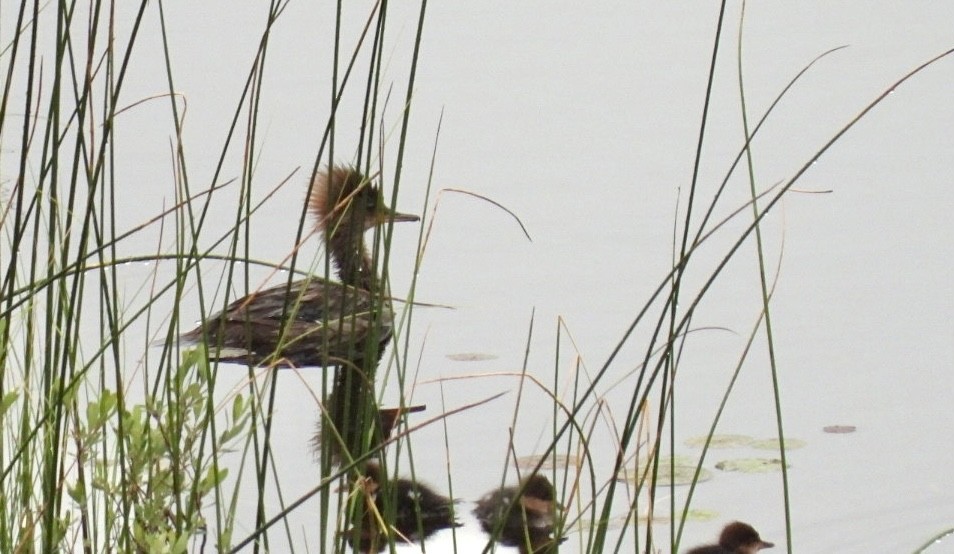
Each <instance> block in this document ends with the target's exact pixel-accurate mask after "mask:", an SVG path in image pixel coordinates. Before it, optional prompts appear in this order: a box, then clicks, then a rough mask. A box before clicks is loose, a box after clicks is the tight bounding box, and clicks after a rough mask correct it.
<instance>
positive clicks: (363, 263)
mask: <svg viewBox="0 0 954 554" xmlns="http://www.w3.org/2000/svg"><path fill="white" fill-rule="evenodd" d="M307 202H308V208H309V210H310V212H311V213H312V215H313V216H314V217H315V218H316V220H317V227H318V228H319V229H320V230H321V231H322V234H323V237H324V241H325V246H326V250H327V252H328V253H329V255H330V256H331V260H332V262H333V264H334V266H335V269H336V270H337V273H338V278H339V279H341V282H340V283H335V282H332V281H328V280H325V279H321V278H319V277H316V276H311V277H309V278H307V279H302V280H299V281H295V282H293V283H291V284H290V285H279V286H276V287H272V288H269V289H265V290H261V291H257V292H253V293H252V294H249V295H248V296H246V297H244V298H240V299H239V300H236V301H235V302H232V303H231V304H230V305H229V306H228V307H227V308H226V309H225V310H224V311H223V312H222V313H219V314H216V315H215V316H213V317H211V318H209V319H207V320H206V321H205V322H204V323H203V324H202V325H200V326H199V327H198V328H196V329H194V330H192V331H190V332H188V333H186V334H185V335H183V336H182V339H183V340H184V341H185V342H192V343H199V342H202V341H205V342H206V344H208V345H209V354H208V355H209V358H210V359H215V360H219V361H222V362H238V363H244V364H247V365H255V366H260V365H270V366H272V367H308V366H311V367H322V368H327V367H332V366H333V367H335V368H336V371H335V378H334V385H333V387H332V392H331V395H330V396H329V398H328V399H327V405H328V413H329V421H328V424H330V425H334V426H335V428H336V429H337V430H338V433H339V435H340V436H341V437H342V438H343V444H342V442H341V441H337V442H338V450H337V453H338V454H339V455H338V456H332V457H333V459H336V460H337V461H340V459H341V457H340V453H341V450H342V449H343V448H344V449H347V450H348V451H350V452H357V451H358V449H359V448H360V443H361V440H362V437H363V436H364V435H365V433H366V432H367V430H368V428H369V426H373V423H371V420H370V419H369V418H366V417H365V415H364V414H365V413H370V412H365V410H366V409H367V408H368V405H369V404H370V403H371V399H372V398H373V392H374V372H375V369H376V368H377V364H378V362H379V361H380V359H381V356H382V354H383V352H384V348H385V346H386V345H387V343H388V342H389V341H390V339H391V334H392V326H393V313H392V310H391V301H390V298H389V295H388V294H387V290H386V287H384V286H382V284H381V283H380V278H379V277H378V275H377V274H376V272H375V271H374V267H373V264H372V261H371V257H370V256H369V254H368V250H367V247H366V246H365V243H364V234H365V232H367V231H369V230H370V229H373V228H375V227H377V226H379V225H382V224H385V223H387V222H388V221H417V220H418V217H417V216H416V215H409V214H401V213H397V212H395V211H393V210H391V209H390V208H388V207H387V205H385V203H384V199H383V197H382V195H381V191H380V190H379V189H378V187H377V186H374V185H372V184H371V183H370V181H369V180H368V178H367V177H365V176H364V175H362V174H361V172H360V171H358V170H357V169H355V168H352V167H345V166H336V167H332V168H329V169H328V170H326V171H323V172H321V173H319V174H318V175H317V176H316V178H315V181H314V183H313V184H312V187H311V192H310V194H309V196H308V198H307ZM394 417H396V416H393V417H392V422H391V423H390V424H387V425H382V427H383V428H384V427H387V428H390V427H392V426H393V419H394ZM382 423H385V422H383V421H382ZM329 434H330V433H329Z"/></svg>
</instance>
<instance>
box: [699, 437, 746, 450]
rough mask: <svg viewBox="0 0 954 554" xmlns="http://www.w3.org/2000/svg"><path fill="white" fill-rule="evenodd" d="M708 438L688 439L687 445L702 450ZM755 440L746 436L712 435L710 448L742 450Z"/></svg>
mask: <svg viewBox="0 0 954 554" xmlns="http://www.w3.org/2000/svg"><path fill="white" fill-rule="evenodd" d="M708 438H709V437H708V435H701V436H698V437H691V438H688V439H686V442H685V445H686V446H688V447H690V448H702V447H703V446H705V445H706V439H708ZM754 440H755V439H753V438H752V437H749V436H746V435H712V441H710V442H709V448H742V447H745V446H748V445H750V444H751V443H752V441H754Z"/></svg>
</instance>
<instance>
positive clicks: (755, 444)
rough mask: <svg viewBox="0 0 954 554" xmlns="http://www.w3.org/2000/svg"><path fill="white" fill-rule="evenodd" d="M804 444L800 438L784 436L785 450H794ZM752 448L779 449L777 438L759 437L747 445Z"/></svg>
mask: <svg viewBox="0 0 954 554" xmlns="http://www.w3.org/2000/svg"><path fill="white" fill-rule="evenodd" d="M806 444H808V443H806V442H805V441H803V440H801V439H793V438H791V437H786V438H785V450H786V451H788V450H796V449H798V448H803V447H804V446H805V445H806ZM749 446H751V447H752V448H758V449H759V450H775V451H778V449H779V441H778V439H761V440H757V441H752V444H751V445H749Z"/></svg>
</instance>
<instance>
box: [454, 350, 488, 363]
mask: <svg viewBox="0 0 954 554" xmlns="http://www.w3.org/2000/svg"><path fill="white" fill-rule="evenodd" d="M447 358H448V359H449V360H454V361H455V362H485V361H487V360H496V359H497V356H495V355H493V354H484V353H481V352H458V353H457V354H448V355H447Z"/></svg>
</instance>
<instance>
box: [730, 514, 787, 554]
mask: <svg viewBox="0 0 954 554" xmlns="http://www.w3.org/2000/svg"><path fill="white" fill-rule="evenodd" d="M719 546H721V547H722V548H725V549H727V550H729V551H731V552H745V553H749V552H752V553H754V552H758V551H759V550H761V549H763V548H772V547H773V546H775V545H774V544H773V543H770V542H766V541H763V540H762V537H760V536H759V533H758V531H756V530H755V529H754V528H753V527H752V526H751V525H749V524H747V523H742V522H741V521H734V522H732V523H730V524H728V525H726V526H725V528H724V529H722V533H721V534H720V535H719Z"/></svg>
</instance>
